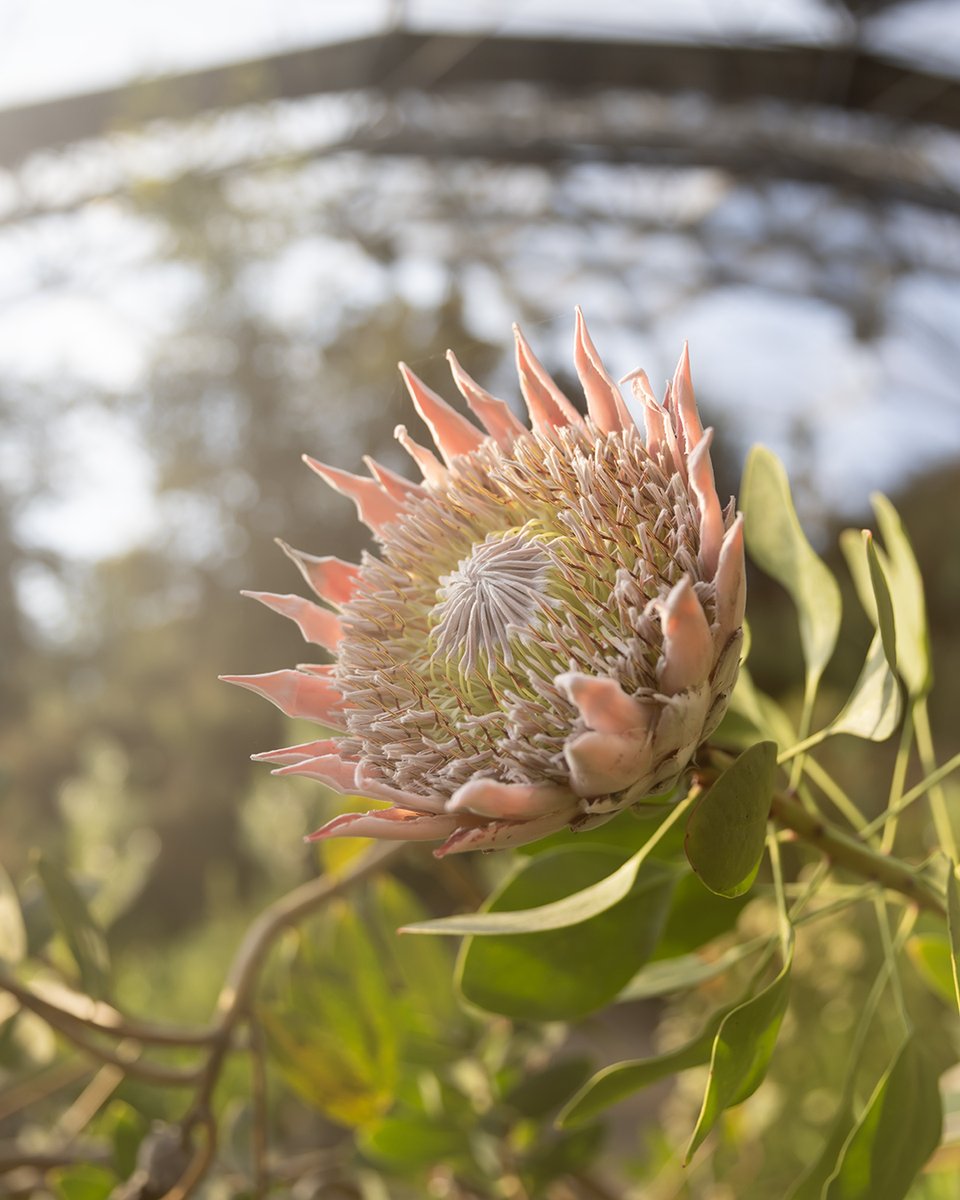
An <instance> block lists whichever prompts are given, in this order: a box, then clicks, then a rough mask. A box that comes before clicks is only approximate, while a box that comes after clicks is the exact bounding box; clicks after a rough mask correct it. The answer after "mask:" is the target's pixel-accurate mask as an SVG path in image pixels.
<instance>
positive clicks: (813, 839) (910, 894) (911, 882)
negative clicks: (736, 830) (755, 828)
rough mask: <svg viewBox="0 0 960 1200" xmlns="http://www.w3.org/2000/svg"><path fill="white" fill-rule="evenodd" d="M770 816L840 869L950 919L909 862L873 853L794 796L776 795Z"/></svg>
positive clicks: (934, 891)
mask: <svg viewBox="0 0 960 1200" xmlns="http://www.w3.org/2000/svg"><path fill="white" fill-rule="evenodd" d="M770 815H771V817H773V819H774V820H775V821H776V822H777V824H779V825H781V826H783V828H785V829H789V830H791V831H792V832H793V833H795V834H796V835H797V837H798V838H800V840H801V841H804V842H807V843H808V844H809V845H811V846H814V847H815V848H816V849H817V850H819V851H820V853H821V854H823V855H824V856H825V857H826V858H828V859H830V861H831V862H833V863H835V864H836V865H837V866H838V867H841V868H842V869H844V870H847V871H850V872H852V873H853V874H854V875H859V876H860V878H861V879H867V880H870V881H872V882H873V883H878V884H880V886H881V887H884V888H888V889H889V890H890V891H892V892H899V893H900V894H901V895H902V896H906V897H907V899H908V900H911V901H912V902H913V903H914V904H916V905H917V907H918V908H925V909H927V910H928V911H930V912H935V913H937V914H938V915H939V916H941V917H945V916H946V910H945V908H944V903H943V899H942V897H941V896H940V895H939V894H938V893H937V891H936V889H935V888H934V887H932V886H931V885H930V884H929V883H927V881H926V880H924V879H921V878H920V876H918V875H917V874H916V873H915V872H914V871H913V870H912V868H910V867H909V866H908V865H907V864H906V863H903V862H901V861H899V860H898V859H896V858H891V857H890V856H889V855H887V854H878V853H877V851H875V850H871V849H870V848H869V847H868V846H865V845H864V844H863V842H860V841H858V840H857V839H856V838H852V837H849V836H848V835H847V834H845V833H843V832H842V831H841V830H839V829H837V828H836V827H835V826H833V825H831V824H829V822H827V821H824V820H823V818H822V817H819V816H817V814H815V813H811V812H809V811H808V810H807V809H805V808H804V807H803V805H801V804H800V803H798V802H797V801H796V800H794V799H792V798H791V797H790V796H786V795H784V794H783V793H782V792H776V793H775V794H774V797H773V803H772V806H771V809H770Z"/></svg>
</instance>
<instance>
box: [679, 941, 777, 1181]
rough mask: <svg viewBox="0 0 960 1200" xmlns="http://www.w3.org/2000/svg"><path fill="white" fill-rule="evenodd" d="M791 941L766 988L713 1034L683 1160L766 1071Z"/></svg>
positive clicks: (774, 1040) (686, 1158)
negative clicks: (697, 1111)
mask: <svg viewBox="0 0 960 1200" xmlns="http://www.w3.org/2000/svg"><path fill="white" fill-rule="evenodd" d="M792 962H793V943H792V942H791V944H790V948H789V952H788V954H787V956H786V959H785V961H784V964H783V966H782V968H781V970H780V973H779V974H778V975H777V977H776V978H775V979H774V980H773V982H772V983H770V984H768V986H767V987H765V988H763V989H762V990H761V991H759V992H757V994H756V995H755V996H751V997H750V999H749V1000H746V1001H744V1003H743V1004H740V1005H738V1006H737V1007H736V1008H735V1009H734V1010H733V1011H732V1012H731V1013H729V1014H728V1015H727V1016H726V1017H725V1018H724V1020H723V1022H722V1024H721V1025H720V1028H719V1030H718V1031H717V1036H716V1039H715V1040H714V1043H713V1052H712V1054H711V1058H710V1077H709V1079H708V1081H707V1090H706V1094H705V1095H704V1098H703V1106H702V1108H701V1109H700V1116H699V1117H698V1119H697V1124H696V1128H695V1129H694V1131H693V1135H692V1136H691V1138H690V1144H689V1146H688V1147H687V1152H686V1155H685V1156H684V1162H685V1163H687V1162H689V1161H690V1159H691V1157H692V1156H693V1154H694V1153H695V1151H696V1150H697V1148H698V1146H700V1144H701V1143H702V1142H703V1140H704V1138H705V1137H706V1136H707V1134H708V1133H709V1132H710V1130H711V1129H712V1128H713V1127H714V1125H715V1124H716V1122H717V1120H718V1118H719V1116H720V1114H721V1113H722V1112H723V1111H724V1110H725V1109H728V1108H731V1107H733V1106H734V1105H736V1104H740V1103H742V1101H744V1100H746V1099H747V1097H748V1096H752V1095H753V1093H754V1092H755V1091H756V1090H757V1088H758V1087H759V1086H760V1084H761V1083H762V1082H763V1078H764V1076H765V1075H766V1073H767V1067H768V1065H769V1063H770V1058H771V1056H772V1055H773V1048H774V1046H775V1045H776V1041H777V1034H778V1033H779V1032H780V1023H781V1021H782V1020H783V1014H784V1013H785V1012H786V1011H787V1001H788V999H789V996H790V967H791V964H792Z"/></svg>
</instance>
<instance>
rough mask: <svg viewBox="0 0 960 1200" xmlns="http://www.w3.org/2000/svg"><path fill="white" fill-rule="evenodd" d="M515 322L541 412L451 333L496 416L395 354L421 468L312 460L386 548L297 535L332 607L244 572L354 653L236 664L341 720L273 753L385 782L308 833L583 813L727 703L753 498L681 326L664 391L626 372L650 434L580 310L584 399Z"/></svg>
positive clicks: (492, 839) (584, 824) (310, 710)
mask: <svg viewBox="0 0 960 1200" xmlns="http://www.w3.org/2000/svg"><path fill="white" fill-rule="evenodd" d="M514 332H515V338H516V360H517V370H518V374H519V378H520V392H521V395H522V396H523V399H524V401H525V403H526V406H527V410H528V413H529V416H530V420H531V424H532V428H531V429H528V428H527V426H526V425H524V424H523V423H522V422H521V421H520V420H519V419H518V418H517V417H516V416H515V415H514V413H513V412H512V410H511V409H510V407H509V406H508V405H507V404H506V403H505V402H504V401H503V400H499V399H497V398H496V397H495V396H491V395H490V393H489V392H487V391H485V390H484V389H483V388H482V387H480V385H479V384H477V383H476V382H474V380H473V379H471V378H470V376H469V375H468V374H467V373H466V372H465V371H464V370H463V368H462V367H461V366H460V364H459V362H458V361H457V359H456V358H455V357H454V356H453V354H452V353H450V354H448V358H449V361H450V365H451V370H452V373H453V378H454V382H455V384H456V386H457V388H458V389H459V391H460V393H461V394H462V395H463V397H464V399H465V400H466V402H467V405H468V407H469V408H470V410H471V412H472V413H473V414H474V416H475V417H476V418H477V419H478V420H479V422H480V425H479V426H478V425H475V424H474V423H473V422H472V421H470V420H469V419H468V418H467V417H465V416H464V415H462V414H461V413H460V412H458V411H457V410H456V409H454V408H452V407H451V406H450V404H449V403H448V402H447V401H446V400H445V399H443V398H442V397H441V396H439V395H437V394H436V393H435V392H433V391H432V390H431V389H430V388H428V387H427V386H426V385H425V384H424V383H423V382H422V381H421V380H420V379H418V378H417V376H416V375H414V374H413V372H412V371H410V370H409V368H407V367H406V366H404V365H402V364H401V368H400V369H401V373H402V375H403V378H404V382H405V383H406V386H407V389H408V390H409V392H410V394H411V397H412V400H413V403H414V406H415V407H416V410H417V412H418V413H419V414H420V417H421V418H422V419H423V422H424V424H425V425H426V426H427V429H428V430H429V432H430V435H431V437H432V439H433V442H434V444H435V446H436V448H437V451H438V454H434V453H433V451H431V450H429V449H427V448H426V447H424V446H422V445H420V444H419V443H418V442H416V441H414V440H413V439H412V438H411V437H410V436H409V434H408V433H407V431H406V429H405V428H404V427H403V426H400V427H398V430H397V437H398V439H399V440H400V442H401V444H402V445H403V446H404V447H405V448H406V449H407V451H408V452H409V453H410V455H411V457H412V458H413V460H414V463H415V465H416V466H417V468H418V469H419V471H420V473H421V475H422V476H423V480H422V482H421V483H416V484H414V483H410V482H409V481H407V480H405V479H403V478H402V477H400V476H398V475H396V474H394V472H392V471H389V470H388V469H387V468H385V467H383V466H381V465H380V464H379V463H376V462H374V461H373V460H371V459H369V458H368V459H365V460H364V461H365V463H366V465H367V468H368V470H369V473H370V474H369V477H367V476H356V475H351V474H349V473H348V472H346V471H341V470H338V469H335V468H332V467H327V466H324V465H323V464H322V463H319V462H317V461H316V460H315V459H312V458H309V457H306V459H305V460H306V462H307V464H308V465H309V466H310V467H311V468H312V469H313V470H314V471H316V472H317V474H318V475H320V476H321V478H323V479H324V480H325V481H326V482H327V483H328V484H330V486H331V487H333V488H334V490H336V491H338V492H339V493H340V494H341V495H343V496H346V497H348V498H349V499H351V500H352V501H353V502H354V504H355V505H356V507H357V511H358V513H359V515H360V517H361V519H362V520H364V521H365V522H366V523H367V524H368V525H369V526H370V528H371V530H372V532H373V533H374V535H375V537H376V538H377V540H378V541H379V543H380V547H381V556H380V557H379V558H375V557H373V556H366V557H365V561H364V562H363V563H362V564H361V565H354V564H352V563H345V562H341V561H340V560H339V559H335V558H318V557H314V556H313V555H310V554H306V553H304V552H303V551H299V550H292V549H291V548H290V547H289V546H287V545H285V544H284V543H282V542H281V543H280V544H281V546H282V547H283V549H284V550H285V552H286V553H287V554H288V555H289V556H290V557H291V558H292V559H293V561H294V562H295V563H296V564H297V567H298V568H299V570H300V572H301V574H302V575H303V576H304V578H305V579H306V581H307V583H308V584H309V585H310V587H311V588H312V589H313V591H314V592H315V593H316V595H317V596H318V598H319V599H320V600H321V601H322V602H323V605H326V607H324V606H323V605H318V604H316V603H314V602H313V601H309V600H306V599H301V598H300V597H297V596H291V595H280V594H276V593H272V592H249V593H246V594H247V595H250V596H253V597H254V598H255V599H257V600H260V601H261V603H263V604H266V605H267V606H268V607H269V608H272V609H274V610H275V611H277V612H279V613H281V614H283V615H284V616H287V617H289V618H290V619H291V620H293V621H294V622H296V624H297V625H298V627H299V628H300V631H301V633H302V634H303V636H304V637H305V638H306V640H307V641H309V642H313V643H315V644H317V645H319V646H322V647H324V648H326V649H327V650H328V651H330V652H332V653H335V654H336V656H337V658H336V662H335V663H333V664H331V665H327V666H310V665H305V666H301V667H298V668H297V670H284V671H275V672H272V673H269V674H267V675H252V676H227V677H225V678H227V679H229V681H230V682H233V683H238V684H240V685H241V686H243V687H246V688H249V689H250V690H252V691H255V692H258V693H259V694H260V695H262V696H265V697H266V698H267V699H269V700H271V701H272V702H273V703H274V704H276V705H277V706H278V707H280V708H281V709H282V710H283V711H284V712H285V713H287V714H288V715H289V716H295V717H302V718H306V719H309V720H313V721H315V722H317V723H318V724H320V725H322V726H326V727H327V728H329V729H331V730H333V731H334V733H335V736H333V737H330V738H324V739H323V740H321V741H316V742H310V743H305V744H302V745H299V746H292V747H290V748H289V749H286V750H273V751H268V752H266V753H265V754H262V755H257V756H255V757H258V758H260V759H263V760H265V761H267V762H269V763H272V764H274V767H275V771H276V773H278V774H282V775H291V774H296V775H303V776H306V777H308V778H313V779H318V780H320V781H322V782H323V783H325V784H326V785H327V786H329V787H332V788H333V789H334V790H336V791H341V792H347V793H349V794H357V795H366V796H369V797H370V798H371V800H378V801H380V802H383V801H386V802H387V803H388V804H389V805H390V807H388V808H379V809H372V810H371V811H370V812H367V813H345V814H343V815H342V816H339V817H336V818H335V819H334V820H333V821H330V822H329V823H328V824H327V825H325V826H324V827H323V828H322V829H319V830H317V832H316V833H314V834H312V835H311V838H312V839H315V840H319V839H323V838H328V837H343V836H354V837H355V836H362V837H381V838H388V839H404V840H411V841H423V840H440V841H442V845H441V846H440V848H439V849H438V850H437V851H436V853H437V854H438V855H442V854H451V853H457V852H460V851H463V850H474V849H477V850H484V849H496V848H499V847H502V846H517V845H522V844H523V843H524V842H529V841H533V840H535V839H536V838H540V837H544V836H546V835H547V834H549V833H553V832H556V831H557V830H560V829H564V828H571V829H574V830H577V829H584V828H589V827H592V826H594V825H596V824H598V823H601V822H603V821H606V820H609V819H610V817H612V816H613V815H615V814H616V813H617V812H619V811H621V810H622V809H625V808H628V807H630V806H631V805H634V804H636V803H638V802H639V801H642V800H643V799H645V798H646V797H649V796H657V795H664V794H666V793H668V792H670V791H671V789H673V788H674V787H675V785H676V784H677V782H678V780H679V779H680V777H681V775H682V774H683V773H684V771H686V769H687V768H688V767H689V765H690V762H691V760H692V758H693V756H694V754H695V753H696V750H697V748H698V746H699V745H700V744H701V743H702V742H703V741H704V740H705V738H707V737H708V736H709V735H710V734H711V733H712V731H713V730H714V729H715V728H716V726H717V724H718V722H719V721H720V718H721V717H722V715H723V712H724V710H725V708H726V706H727V702H728V700H729V697H730V693H731V691H732V689H733V685H734V683H735V681H736V677H737V670H738V668H739V663H740V646H741V642H742V637H743V635H742V628H741V627H742V624H743V612H744V599H745V585H744V563H743V529H742V519H741V518H740V517H739V516H737V515H736V513H735V512H734V506H733V504H732V503H731V504H729V505H728V506H727V507H726V508H725V509H723V508H721V505H720V501H719V498H718V496H717V491H716V486H715V484H714V478H713V467H712V465H711V462H710V442H711V432H712V431H711V430H709V429H708V430H704V429H703V428H702V426H701V423H700V416H699V413H698V412H697V405H696V399H695V397H694V393H693V382H692V378H691V374H690V360H689V356H688V354H687V349H686V347H684V350H683V353H682V355H681V357H680V362H679V365H678V366H677V370H676V373H675V375H674V377H673V379H672V381H671V382H670V383H669V384H668V385H667V394H666V398H665V401H664V403H663V404H662V405H661V404H658V403H657V401H656V399H655V398H654V396H653V393H652V390H651V388H650V383H649V380H648V379H647V377H646V375H645V374H644V373H643V372H642V371H635V372H634V373H633V374H632V375H631V376H629V377H628V378H629V381H630V382H631V385H632V391H633V395H634V399H635V400H636V401H637V409H638V411H639V412H640V413H641V414H642V416H643V420H644V425H645V429H646V439H644V437H642V436H641V433H640V431H639V430H638V428H637V427H636V425H635V424H634V421H633V419H632V417H631V416H630V409H629V408H628V407H627V405H626V403H625V402H624V399H623V396H622V394H621V392H620V389H619V388H618V386H617V385H616V384H615V383H614V382H613V380H612V379H611V377H610V375H609V374H608V373H607V370H606V368H605V367H604V365H603V363H602V362H601V360H600V356H599V354H598V353H597V349H596V347H595V346H594V344H593V341H592V340H591V338H590V335H589V333H588V332H587V327H586V324H585V322H584V320H583V315H582V314H581V313H580V311H579V309H578V310H577V318H576V333H575V339H574V364H575V367H576V370H577V374H578V376H579V378H580V383H581V386H582V388H583V392H584V397H585V401H586V409H587V417H586V419H584V418H583V417H581V416H580V414H579V412H578V410H577V407H576V406H575V405H574V404H573V403H571V401H570V399H569V398H568V397H566V396H565V395H564V394H563V392H562V391H561V390H560V388H559V387H558V386H557V384H556V383H555V381H554V380H553V379H551V377H550V376H549V375H548V374H547V372H546V370H545V369H544V368H543V366H542V364H541V363H540V362H539V360H538V359H537V358H536V357H535V355H534V353H533V351H532V349H531V348H530V346H529V344H528V343H527V341H526V339H525V338H524V336H523V334H522V333H520V331H519V329H515V331H514ZM624 382H627V381H626V380H625V381H624Z"/></svg>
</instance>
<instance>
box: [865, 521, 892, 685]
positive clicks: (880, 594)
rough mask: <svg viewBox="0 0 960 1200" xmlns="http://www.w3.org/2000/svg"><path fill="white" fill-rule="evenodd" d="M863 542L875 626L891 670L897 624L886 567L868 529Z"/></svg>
mask: <svg viewBox="0 0 960 1200" xmlns="http://www.w3.org/2000/svg"><path fill="white" fill-rule="evenodd" d="M863 544H864V547H865V549H866V552H867V568H868V570H869V572H870V586H871V587H872V588H873V598H874V601H875V603H876V609H877V628H878V629H879V630H880V637H881V638H882V639H883V652H884V654H885V655H886V656H887V662H888V663H889V664H890V669H891V671H896V669H897V625H896V621H895V619H894V612H893V597H892V595H891V593H890V583H889V580H888V579H887V573H886V568H885V567H884V565H883V563H882V562H881V561H880V555H879V554H878V553H877V547H876V545H875V544H874V540H873V534H872V533H871V532H870V530H869V529H865V530H864V531H863Z"/></svg>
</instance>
